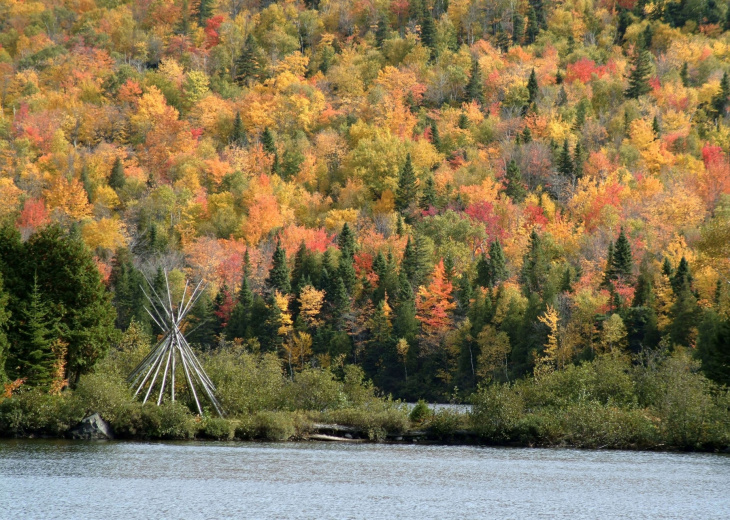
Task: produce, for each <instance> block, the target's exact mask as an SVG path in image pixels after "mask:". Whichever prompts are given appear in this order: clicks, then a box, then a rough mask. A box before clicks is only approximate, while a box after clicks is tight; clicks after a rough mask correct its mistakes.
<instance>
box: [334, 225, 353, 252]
mask: <svg viewBox="0 0 730 520" xmlns="http://www.w3.org/2000/svg"><path fill="white" fill-rule="evenodd" d="M355 244H356V241H355V234H354V233H353V232H352V230H351V229H350V225H349V224H348V223H347V222H345V223H344V224H343V225H342V231H340V234H339V236H338V237H337V245H338V246H339V248H340V252H341V253H342V255H343V256H348V257H349V258H351V259H352V258H353V257H354V256H355Z"/></svg>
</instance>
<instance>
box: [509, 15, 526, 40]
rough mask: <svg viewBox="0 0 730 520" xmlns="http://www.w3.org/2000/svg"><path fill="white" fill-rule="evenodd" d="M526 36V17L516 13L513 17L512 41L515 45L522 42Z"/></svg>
mask: <svg viewBox="0 0 730 520" xmlns="http://www.w3.org/2000/svg"><path fill="white" fill-rule="evenodd" d="M524 37H525V17H524V16H522V15H521V14H520V13H515V14H514V16H513V17H512V41H513V42H514V44H515V45H519V44H520V43H522V38H524Z"/></svg>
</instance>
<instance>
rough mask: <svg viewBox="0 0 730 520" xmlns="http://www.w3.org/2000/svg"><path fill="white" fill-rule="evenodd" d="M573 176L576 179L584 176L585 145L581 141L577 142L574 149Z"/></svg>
mask: <svg viewBox="0 0 730 520" xmlns="http://www.w3.org/2000/svg"><path fill="white" fill-rule="evenodd" d="M573 176H574V177H575V178H576V179H580V178H581V177H583V146H582V145H581V144H580V141H578V142H577V143H575V148H574V149H573Z"/></svg>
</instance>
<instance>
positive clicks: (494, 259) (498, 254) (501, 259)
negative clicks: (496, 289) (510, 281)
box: [489, 239, 507, 285]
mask: <svg viewBox="0 0 730 520" xmlns="http://www.w3.org/2000/svg"><path fill="white" fill-rule="evenodd" d="M489 279H490V282H491V284H492V285H497V284H499V283H500V282H503V281H504V280H506V279H507V259H506V258H505V256H504V250H503V249H502V244H500V243H499V240H498V239H495V240H494V242H492V244H491V245H490V246H489Z"/></svg>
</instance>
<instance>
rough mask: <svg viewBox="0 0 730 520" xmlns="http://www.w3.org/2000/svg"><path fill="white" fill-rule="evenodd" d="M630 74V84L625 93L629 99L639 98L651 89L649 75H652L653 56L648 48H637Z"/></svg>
mask: <svg viewBox="0 0 730 520" xmlns="http://www.w3.org/2000/svg"><path fill="white" fill-rule="evenodd" d="M631 65H632V66H631V73H630V74H629V76H628V79H629V86H628V88H627V89H626V91H625V92H624V95H625V96H626V97H627V98H629V99H639V97H641V96H643V95H644V94H648V93H649V92H650V91H651V86H650V85H649V76H650V75H651V70H652V69H651V56H650V54H649V51H647V50H646V49H643V48H641V49H637V50H636V54H634V58H633V59H632V64H631Z"/></svg>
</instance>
